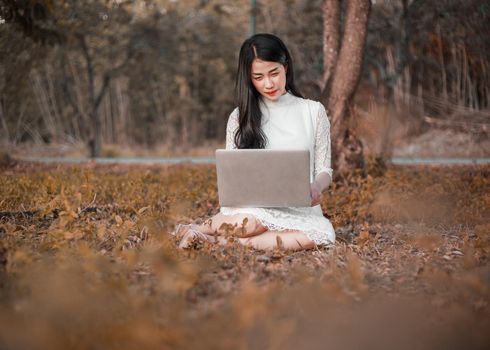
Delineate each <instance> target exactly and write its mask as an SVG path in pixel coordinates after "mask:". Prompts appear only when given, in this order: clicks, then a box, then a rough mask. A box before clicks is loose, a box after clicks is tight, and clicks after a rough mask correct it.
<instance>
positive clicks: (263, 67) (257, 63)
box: [252, 58, 283, 74]
mask: <svg viewBox="0 0 490 350" xmlns="http://www.w3.org/2000/svg"><path fill="white" fill-rule="evenodd" d="M281 67H283V65H282V64H281V63H278V62H271V61H262V60H261V59H258V58H256V59H254V60H253V61H252V74H265V73H268V72H270V71H271V70H273V69H276V68H281Z"/></svg>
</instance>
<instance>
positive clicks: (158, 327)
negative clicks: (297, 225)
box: [0, 163, 490, 349]
mask: <svg viewBox="0 0 490 350" xmlns="http://www.w3.org/2000/svg"><path fill="white" fill-rule="evenodd" d="M489 172H490V168H489V167H488V166H486V167H484V166H481V167H458V168H444V167H438V168H435V167H413V168H396V167H393V168H390V169H389V170H388V171H387V173H386V174H385V175H384V176H382V177H374V176H367V177H364V178H363V177H361V176H358V175H355V174H353V175H352V177H351V178H349V179H347V180H346V182H345V183H342V184H341V183H337V184H335V185H334V186H333V187H332V189H331V191H330V192H329V194H328V195H327V196H326V197H325V198H324V201H323V203H322V207H323V209H324V212H325V214H326V215H327V216H328V217H330V220H331V221H332V222H333V224H334V227H336V230H337V237H338V239H337V243H336V246H335V247H334V248H319V249H315V250H313V251H306V252H296V253H292V252H284V251H280V250H277V251H272V252H263V251H252V250H249V249H247V248H244V247H242V246H240V245H238V244H236V243H234V242H233V241H230V243H229V245H227V246H224V247H223V246H210V245H207V244H206V245H204V246H202V247H200V248H201V249H197V250H196V249H193V250H190V251H185V252H182V251H177V249H176V248H175V242H174V241H173V240H172V239H171V238H170V236H169V234H168V232H169V231H170V230H171V228H172V227H173V225H174V224H175V223H176V222H187V221H189V220H191V219H193V218H198V217H199V218H202V219H204V218H206V217H207V216H209V215H212V214H213V213H215V212H216V211H217V210H218V203H217V193H216V184H215V183H216V174H215V171H214V168H213V167H212V166H207V165H199V166H197V165H185V166H167V167H162V166H160V167H156V166H155V167H153V166H152V167H134V166H131V167H129V166H93V165H89V166H84V167H79V166H78V167H72V166H42V165H33V164H24V163H20V164H19V163H18V164H16V165H12V164H9V165H8V166H3V167H1V168H0V212H1V213H0V215H1V218H0V266H1V267H0V349H71V348H75V349H89V348H90V349H94V348H101V349H134V348H140V349H155V348H163V349H166V348H168V349H195V348H199V349H278V348H280V349H297V348H302V349H316V348H321V347H326V346H328V347H330V348H345V349H357V348H361V347H362V348H367V349H369V348H373V349H385V348H386V349H393V348H396V349H414V348H417V349H453V348H454V349H460V348H465V349H480V348H481V349H484V348H487V346H488V344H489V341H490V337H489V336H488V331H487V330H488V327H489V326H490V322H489V321H490V318H489V305H488V297H489V286H490V270H489V266H488V258H489V248H490V235H489V231H490V224H489V222H488V218H489V217H490V215H489V214H490V212H489V210H490V199H489V196H488V193H490V191H489V190H490V180H489V179H490V177H489V176H488V175H489Z"/></svg>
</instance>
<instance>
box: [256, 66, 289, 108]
mask: <svg viewBox="0 0 490 350" xmlns="http://www.w3.org/2000/svg"><path fill="white" fill-rule="evenodd" d="M251 78H252V84H253V86H254V87H255V88H256V89H257V91H258V92H259V93H260V94H261V95H262V96H264V97H265V98H267V99H269V100H271V101H275V100H277V99H279V97H281V95H284V94H285V93H286V68H285V67H284V66H283V65H282V64H281V63H278V62H270V61H262V60H260V59H258V58H256V59H254V60H253V62H252V77H251Z"/></svg>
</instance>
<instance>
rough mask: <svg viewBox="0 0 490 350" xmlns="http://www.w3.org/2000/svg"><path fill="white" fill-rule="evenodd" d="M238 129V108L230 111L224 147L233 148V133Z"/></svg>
mask: <svg viewBox="0 0 490 350" xmlns="http://www.w3.org/2000/svg"><path fill="white" fill-rule="evenodd" d="M237 130H238V108H235V109H234V110H233V112H231V114H230V117H229V118H228V124H226V149H235V148H236V145H235V133H236V131H237Z"/></svg>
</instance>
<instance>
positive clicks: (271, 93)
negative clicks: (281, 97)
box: [266, 90, 277, 96]
mask: <svg viewBox="0 0 490 350" xmlns="http://www.w3.org/2000/svg"><path fill="white" fill-rule="evenodd" d="M276 92H277V90H274V91H272V92H266V94H267V95H269V96H272V95H274V94H275V93H276Z"/></svg>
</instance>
